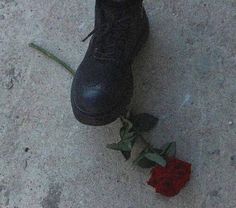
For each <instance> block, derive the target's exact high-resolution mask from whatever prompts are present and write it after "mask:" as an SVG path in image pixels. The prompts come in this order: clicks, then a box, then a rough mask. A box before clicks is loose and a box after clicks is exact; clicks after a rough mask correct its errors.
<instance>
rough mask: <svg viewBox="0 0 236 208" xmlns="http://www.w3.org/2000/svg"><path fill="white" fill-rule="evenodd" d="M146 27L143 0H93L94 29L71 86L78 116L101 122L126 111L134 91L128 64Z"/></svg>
mask: <svg viewBox="0 0 236 208" xmlns="http://www.w3.org/2000/svg"><path fill="white" fill-rule="evenodd" d="M148 31H149V25H148V18H147V16H146V13H145V10H144V8H143V6H142V0H124V1H121V2H115V1H112V0H96V8H95V29H94V30H93V31H92V32H91V33H90V34H89V35H88V37H89V36H92V38H91V40H90V44H89V47H88V50H87V52H86V55H85V57H84V59H83V61H82V63H81V65H80V66H79V68H78V70H77V72H76V75H75V77H74V80H73V84H72V89H71V103H72V108H73V112H74V115H75V117H76V118H77V120H79V121H80V122H82V123H84V124H88V125H94V126H100V125H105V124H108V123H111V122H112V121H114V120H115V119H117V118H118V117H119V116H120V115H122V114H123V113H124V112H125V111H126V106H127V105H128V104H129V103H130V100H131V98H132V93H133V77H132V71H131V64H132V62H133V60H134V57H135V56H136V55H137V53H138V51H139V50H140V49H141V47H142V45H143V44H144V42H145V41H146V39H147V37H148ZM86 39H87V38H86Z"/></svg>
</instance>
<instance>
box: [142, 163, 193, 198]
mask: <svg viewBox="0 0 236 208" xmlns="http://www.w3.org/2000/svg"><path fill="white" fill-rule="evenodd" d="M151 173H152V174H151V177H150V179H149V181H148V182H147V183H148V185H150V186H152V187H154V188H155V189H156V192H158V193H160V194H162V195H164V196H168V197H171V196H175V195H177V194H178V193H179V192H180V190H181V189H182V188H183V187H184V186H185V184H186V183H187V182H188V181H189V179H190V175H191V164H190V163H187V162H185V161H182V160H179V159H176V158H171V159H169V160H168V162H167V165H166V167H161V166H156V167H155V168H153V169H152V172H151Z"/></svg>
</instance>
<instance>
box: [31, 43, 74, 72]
mask: <svg viewBox="0 0 236 208" xmlns="http://www.w3.org/2000/svg"><path fill="white" fill-rule="evenodd" d="M29 47H31V48H34V49H36V50H38V51H39V52H41V53H42V54H44V55H45V56H47V57H48V58H50V59H52V60H54V61H55V62H57V63H58V64H60V65H61V66H63V67H64V68H65V69H66V70H67V71H68V72H69V73H70V74H71V75H72V76H74V75H75V70H73V69H72V68H71V67H70V66H69V65H68V64H66V63H65V62H64V61H62V60H61V59H59V58H58V57H56V56H55V55H54V54H52V53H50V52H49V51H47V50H46V49H44V48H42V47H40V46H38V45H36V44H35V43H30V44H29Z"/></svg>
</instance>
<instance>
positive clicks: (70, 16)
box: [0, 0, 236, 208]
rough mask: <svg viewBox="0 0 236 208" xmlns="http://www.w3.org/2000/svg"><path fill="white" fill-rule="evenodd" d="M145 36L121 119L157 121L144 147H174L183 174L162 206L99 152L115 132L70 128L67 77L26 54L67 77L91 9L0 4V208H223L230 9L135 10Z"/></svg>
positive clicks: (231, 94) (232, 111) (228, 0)
mask: <svg viewBox="0 0 236 208" xmlns="http://www.w3.org/2000/svg"><path fill="white" fill-rule="evenodd" d="M145 7H146V9H147V13H148V16H149V19H150V26H151V34H150V38H149V41H148V43H147V44H146V46H145V48H144V49H143V50H142V52H141V53H140V54H139V57H138V58H137V59H136V62H135V64H134V66H133V68H134V77H135V96H134V99H133V104H132V105H133V108H134V109H135V110H136V111H137V112H149V113H152V114H154V115H156V116H158V117H159V118H160V123H159V125H158V126H157V127H156V128H155V129H154V130H153V131H152V132H150V133H149V134H146V135H145V136H146V137H148V138H149V139H150V140H151V141H152V143H153V144H155V145H158V146H159V145H161V144H163V143H165V142H166V141H171V140H175V141H177V154H178V157H179V158H181V159H184V160H188V161H189V162H191V163H192V164H193V174H192V180H191V181H190V183H189V184H188V185H187V187H186V188H185V189H184V190H183V191H182V192H181V193H180V194H179V195H178V196H176V197H174V198H170V199H168V198H165V197H162V196H160V195H157V194H155V193H154V191H153V189H152V188H151V187H148V186H147V185H146V183H145V181H146V180H147V178H148V177H149V173H148V172H149V171H148V170H142V169H139V168H137V167H133V166H132V164H131V162H125V161H124V160H123V158H122V156H121V155H120V154H119V153H116V152H113V151H110V150H108V149H106V148H105V145H106V144H107V143H110V142H114V141H116V140H118V129H119V126H120V123H119V122H118V121H116V122H114V123H112V124H110V125H107V126H106V127H95V128H93V127H88V126H84V125H82V124H80V123H78V122H77V121H76V120H75V119H74V117H73V114H72V111H71V106H70V99H69V93H70V85H71V77H70V75H68V74H67V73H66V72H64V71H63V69H62V68H61V67H60V66H58V65H57V64H55V63H54V62H52V61H50V60H48V59H46V58H45V57H43V56H42V55H41V54H39V53H38V52H36V51H34V50H33V49H31V48H29V47H28V43H29V42H31V41H34V42H36V43H38V44H39V45H41V46H43V47H45V48H48V49H50V51H52V52H53V53H55V54H56V55H57V56H59V57H60V58H62V59H63V60H65V61H66V62H67V63H69V64H70V65H71V66H72V67H73V68H76V67H77V66H78V65H79V63H80V62H81V60H82V59H83V56H84V53H85V51H86V48H87V46H88V42H87V43H82V42H81V41H80V40H81V39H82V38H83V37H85V36H86V35H87V34H88V32H90V31H91V30H92V29H93V21H94V20H93V17H94V0H87V1H82V0H68V1H63V0H53V1H48V0H41V1H37V0H0V28H1V31H0V208H28V207H30V208H64V207H68V208H78V207H79V208H90V207H96V208H111V207H114V208H121V207H122V208H154V207H155V208H156V207H158V208H173V207H178V208H212V207H214V208H222V207H224V208H235V207H236V198H235V193H236V186H235V184H236V175H235V170H236V162H235V161H236V159H235V158H236V156H235V154H236V141H235V138H236V135H235V129H236V127H235V124H236V120H235V115H236V84H235V80H236V70H235V68H236V35H235V34H236V1H235V0H217V1H216V0H189V1H186V0H178V1H176V0H158V1H156V0H146V1H145Z"/></svg>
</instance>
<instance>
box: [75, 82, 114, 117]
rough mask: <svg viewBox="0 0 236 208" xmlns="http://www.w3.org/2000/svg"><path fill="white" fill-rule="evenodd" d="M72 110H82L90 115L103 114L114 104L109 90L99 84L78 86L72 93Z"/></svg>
mask: <svg viewBox="0 0 236 208" xmlns="http://www.w3.org/2000/svg"><path fill="white" fill-rule="evenodd" d="M72 99H73V104H74V105H73V106H72V107H73V110H74V112H75V111H78V110H79V111H82V112H84V113H87V114H91V115H99V114H104V113H106V112H108V111H110V110H111V109H112V106H113V105H114V103H113V100H112V98H111V95H110V93H109V92H106V91H105V90H103V89H102V88H101V86H94V87H86V88H82V89H81V88H80V89H78V90H77V91H75V92H74V93H73V94H72Z"/></svg>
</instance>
